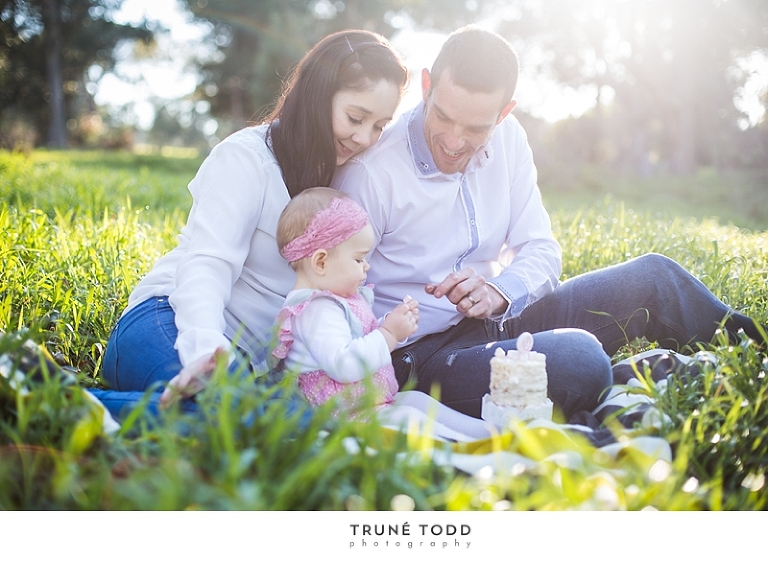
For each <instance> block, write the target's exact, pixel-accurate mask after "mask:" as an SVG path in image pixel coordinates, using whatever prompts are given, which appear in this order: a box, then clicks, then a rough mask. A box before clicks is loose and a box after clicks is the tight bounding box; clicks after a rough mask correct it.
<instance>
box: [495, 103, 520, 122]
mask: <svg viewBox="0 0 768 561" xmlns="http://www.w3.org/2000/svg"><path fill="white" fill-rule="evenodd" d="M515 105H517V102H516V101H514V100H512V101H510V102H509V103H508V104H506V105H505V106H504V109H502V110H501V114H500V115H499V120H498V121H496V124H497V125H500V124H501V122H502V121H503V120H504V119H505V118H506V117H507V115H509V114H510V113H511V112H512V110H513V109H514V108H515Z"/></svg>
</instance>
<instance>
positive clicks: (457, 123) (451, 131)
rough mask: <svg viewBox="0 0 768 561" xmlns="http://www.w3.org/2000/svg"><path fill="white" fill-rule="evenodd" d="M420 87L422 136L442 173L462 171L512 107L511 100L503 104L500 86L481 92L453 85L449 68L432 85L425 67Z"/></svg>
mask: <svg viewBox="0 0 768 561" xmlns="http://www.w3.org/2000/svg"><path fill="white" fill-rule="evenodd" d="M421 87H422V95H423V96H424V136H425V137H426V139H427V145H428V146H429V150H430V152H432V158H433V159H434V160H435V165H437V169H439V170H440V171H442V172H443V173H456V172H463V171H464V170H465V169H466V168H467V163H468V162H469V160H470V158H471V157H472V156H473V155H474V154H475V153H477V151H478V150H480V149H481V148H482V147H483V146H485V144H486V143H487V142H488V140H489V139H490V138H491V134H492V133H493V130H494V129H495V128H496V125H498V124H499V123H501V121H502V120H503V119H504V117H506V116H507V115H508V114H509V112H510V111H512V109H513V108H514V106H515V102H509V103H505V101H507V100H504V99H503V98H504V91H503V90H502V89H499V90H498V91H496V92H493V93H484V92H471V91H469V90H465V89H464V88H462V87H461V86H457V85H456V84H455V83H454V82H453V79H452V77H451V71H450V69H447V70H446V71H444V72H443V75H442V76H441V77H440V80H439V81H438V82H437V83H436V84H432V83H431V77H430V74H429V72H428V71H427V70H424V71H422V75H421Z"/></svg>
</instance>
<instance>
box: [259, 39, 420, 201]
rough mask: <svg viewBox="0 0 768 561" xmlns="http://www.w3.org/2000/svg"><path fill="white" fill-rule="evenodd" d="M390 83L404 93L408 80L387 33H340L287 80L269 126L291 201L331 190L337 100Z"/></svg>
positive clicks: (315, 50) (316, 49)
mask: <svg viewBox="0 0 768 561" xmlns="http://www.w3.org/2000/svg"><path fill="white" fill-rule="evenodd" d="M382 79H383V80H386V81H388V82H391V83H393V84H395V85H396V86H398V88H399V90H400V93H402V92H403V90H404V89H405V86H406V83H407V81H408V70H407V68H406V66H405V64H404V63H403V60H402V59H401V58H400V56H399V55H398V54H397V52H396V51H395V50H394V49H393V48H392V46H391V45H390V43H389V42H388V41H387V40H386V39H385V38H384V37H382V36H381V35H378V34H376V33H372V32H369V31H361V30H351V31H340V32H338V33H334V34H331V35H328V36H327V37H325V38H324V39H323V40H321V41H320V42H319V43H317V44H316V45H315V46H314V47H313V48H312V49H311V50H310V51H309V52H308V53H307V54H306V55H305V56H304V58H303V59H302V60H301V62H299V64H298V65H297V66H296V68H295V70H294V71H293V72H292V74H291V76H290V78H289V80H288V81H287V82H286V84H285V86H284V88H283V93H282V94H281V95H280V97H279V99H278V101H277V105H276V107H275V109H274V111H272V113H271V114H270V115H269V116H268V117H267V118H266V119H265V121H264V122H269V123H270V127H269V135H270V137H271V141H272V150H273V151H274V153H275V157H276V158H277V162H278V164H280V169H281V170H282V172H283V180H284V181H285V184H286V186H287V187H288V192H289V193H290V194H291V197H294V196H295V195H297V194H299V193H301V191H303V190H304V189H306V188H308V187H317V186H328V185H330V183H331V179H332V178H333V172H334V170H335V168H336V147H335V141H334V138H333V122H332V107H331V104H332V101H333V96H334V95H335V94H336V92H338V91H340V90H348V89H351V90H356V91H365V90H366V89H367V88H369V87H371V86H372V85H373V84H375V83H376V82H379V81H380V80H382Z"/></svg>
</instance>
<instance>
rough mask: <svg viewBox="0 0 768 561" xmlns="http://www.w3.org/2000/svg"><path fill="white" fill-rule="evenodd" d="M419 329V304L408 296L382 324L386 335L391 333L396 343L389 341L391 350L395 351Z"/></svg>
mask: <svg viewBox="0 0 768 561" xmlns="http://www.w3.org/2000/svg"><path fill="white" fill-rule="evenodd" d="M418 327H419V303H418V302H417V301H416V300H414V299H413V298H411V297H410V296H406V297H405V298H404V299H403V303H402V304H398V305H397V306H396V307H395V309H394V310H392V311H391V312H390V313H388V314H387V316H386V317H385V318H384V321H383V322H382V323H381V329H382V330H383V331H384V333H385V335H386V334H387V333H389V334H390V335H391V336H392V338H393V339H394V341H391V340H389V338H387V339H388V341H387V342H388V343H390V348H391V349H393V348H394V347H395V346H396V345H397V343H398V342H400V341H404V340H405V339H407V338H408V337H410V336H411V335H413V334H414V333H416V330H417V329H418Z"/></svg>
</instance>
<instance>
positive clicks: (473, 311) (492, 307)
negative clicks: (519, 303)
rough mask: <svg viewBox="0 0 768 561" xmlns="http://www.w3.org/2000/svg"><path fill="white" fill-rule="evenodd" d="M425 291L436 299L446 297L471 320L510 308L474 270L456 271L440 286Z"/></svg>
mask: <svg viewBox="0 0 768 561" xmlns="http://www.w3.org/2000/svg"><path fill="white" fill-rule="evenodd" d="M424 290H425V292H426V293H427V294H431V295H432V296H434V297H435V298H442V297H443V296H445V297H446V298H448V300H450V301H451V303H452V304H454V305H455V306H456V310H458V311H459V312H460V313H462V314H464V315H465V316H467V317H469V318H477V319H485V318H488V317H490V316H493V315H497V314H500V313H502V312H503V311H504V310H506V309H507V306H508V303H507V301H506V300H505V299H504V297H503V296H502V295H501V294H499V292H498V291H497V290H496V289H495V288H494V287H493V286H490V285H488V284H486V282H485V278H484V277H483V276H481V275H478V274H477V273H475V271H474V269H461V270H460V271H455V272H453V273H451V274H450V275H448V276H447V277H445V280H443V282H441V283H440V284H428V285H427V286H425V287H424Z"/></svg>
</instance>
